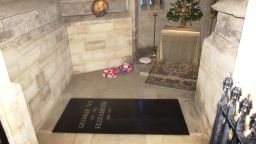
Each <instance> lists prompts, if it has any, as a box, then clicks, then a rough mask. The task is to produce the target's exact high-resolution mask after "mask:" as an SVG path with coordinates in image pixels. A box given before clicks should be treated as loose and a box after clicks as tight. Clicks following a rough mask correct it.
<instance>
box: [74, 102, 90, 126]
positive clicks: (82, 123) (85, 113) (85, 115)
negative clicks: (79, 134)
mask: <svg viewBox="0 0 256 144" xmlns="http://www.w3.org/2000/svg"><path fill="white" fill-rule="evenodd" d="M92 104H93V101H88V102H87V104H86V105H85V108H84V111H83V114H82V116H81V119H80V122H79V125H78V128H79V129H83V128H84V127H85V124H86V121H87V118H88V115H89V114H90V111H91V107H92Z"/></svg>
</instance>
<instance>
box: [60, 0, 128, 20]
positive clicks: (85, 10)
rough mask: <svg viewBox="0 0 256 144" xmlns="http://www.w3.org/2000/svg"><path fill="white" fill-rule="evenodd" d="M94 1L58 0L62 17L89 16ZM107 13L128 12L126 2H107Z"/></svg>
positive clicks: (124, 0) (114, 0) (115, 0)
mask: <svg viewBox="0 0 256 144" xmlns="http://www.w3.org/2000/svg"><path fill="white" fill-rule="evenodd" d="M93 2H94V0H60V11H61V15H62V16H77V15H91V14H93V13H92V10H91V8H92V4H93ZM108 2H109V13H117V12H126V11H128V0H108Z"/></svg>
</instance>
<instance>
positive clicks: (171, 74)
mask: <svg viewBox="0 0 256 144" xmlns="http://www.w3.org/2000/svg"><path fill="white" fill-rule="evenodd" d="M197 75H198V66H195V65H192V64H184V63H180V64H179V63H164V62H162V63H156V64H155V65H154V66H153V68H152V69H151V71H150V73H149V76H148V78H147V80H146V81H145V83H148V84H152V85H158V86H164V87H170V88H177V89H183V90H190V91H195V89H196V80H197Z"/></svg>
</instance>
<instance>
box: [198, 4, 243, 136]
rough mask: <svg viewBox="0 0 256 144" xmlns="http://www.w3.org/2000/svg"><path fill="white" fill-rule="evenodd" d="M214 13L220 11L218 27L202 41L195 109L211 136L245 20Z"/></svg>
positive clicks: (232, 68) (231, 70)
mask: <svg viewBox="0 0 256 144" xmlns="http://www.w3.org/2000/svg"><path fill="white" fill-rule="evenodd" d="M219 3H221V2H219ZM229 6H230V7H232V5H229ZM226 7H228V6H226ZM223 8H225V7H223ZM215 9H216V10H218V11H219V13H218V16H217V24H216V27H215V30H214V32H213V33H212V34H211V36H210V37H208V38H206V39H204V41H203V46H202V54H201V61H200V68H199V76H198V81H197V90H196V96H195V105H196V108H197V110H198V112H199V115H200V118H201V119H202V121H203V125H204V127H205V129H206V130H207V133H208V134H209V135H210V134H211V130H212V129H211V128H212V126H213V123H214V119H215V115H216V107H217V103H218V101H219V99H220V97H221V94H222V82H223V80H224V78H225V77H226V76H227V75H228V73H229V72H233V70H234V65H235V61H236V55H237V50H238V47H239V42H240V37H241V32H242V28H243V22H244V18H239V17H235V16H233V15H230V14H227V13H223V12H221V11H220V10H219V9H217V8H216V7H215Z"/></svg>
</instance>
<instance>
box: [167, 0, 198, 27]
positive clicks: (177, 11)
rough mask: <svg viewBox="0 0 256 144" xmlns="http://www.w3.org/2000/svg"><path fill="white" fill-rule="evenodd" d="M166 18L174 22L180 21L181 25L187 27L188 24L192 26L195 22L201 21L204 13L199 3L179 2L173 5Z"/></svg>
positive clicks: (179, 0)
mask: <svg viewBox="0 0 256 144" xmlns="http://www.w3.org/2000/svg"><path fill="white" fill-rule="evenodd" d="M166 17H167V18H168V20H169V21H173V22H177V21H179V20H180V22H181V23H180V25H181V26H186V22H189V23H190V25H191V23H192V22H193V21H199V20H200V19H201V18H202V17H203V13H202V10H201V7H200V6H199V1H194V0H178V1H176V2H175V3H172V4H171V8H170V10H169V12H168V13H167V16H166Z"/></svg>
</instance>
